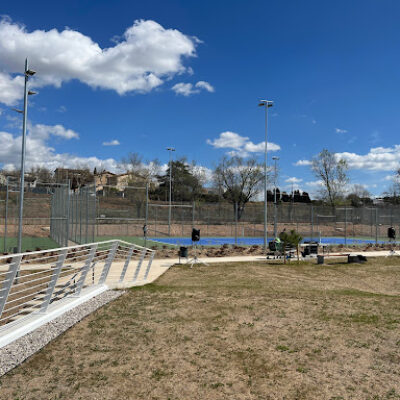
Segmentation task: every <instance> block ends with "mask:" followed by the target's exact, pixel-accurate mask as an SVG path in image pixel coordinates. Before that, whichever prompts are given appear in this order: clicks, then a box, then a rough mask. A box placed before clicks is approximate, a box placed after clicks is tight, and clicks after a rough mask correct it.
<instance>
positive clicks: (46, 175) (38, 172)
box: [29, 166, 54, 183]
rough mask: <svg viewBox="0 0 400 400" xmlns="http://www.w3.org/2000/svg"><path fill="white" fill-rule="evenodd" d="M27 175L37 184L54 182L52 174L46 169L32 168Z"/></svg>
mask: <svg viewBox="0 0 400 400" xmlns="http://www.w3.org/2000/svg"><path fill="white" fill-rule="evenodd" d="M29 174H30V175H31V176H32V177H35V178H36V179H37V180H38V181H39V182H46V183H49V182H53V180H54V177H53V173H52V172H51V171H50V170H49V169H47V168H46V167H39V166H36V167H32V168H31V169H30V172H29Z"/></svg>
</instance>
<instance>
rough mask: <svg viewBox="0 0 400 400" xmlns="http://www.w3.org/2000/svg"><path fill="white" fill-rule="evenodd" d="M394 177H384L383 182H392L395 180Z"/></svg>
mask: <svg viewBox="0 0 400 400" xmlns="http://www.w3.org/2000/svg"><path fill="white" fill-rule="evenodd" d="M395 178H396V177H395V175H386V176H385V177H384V178H383V180H384V181H394V180H395Z"/></svg>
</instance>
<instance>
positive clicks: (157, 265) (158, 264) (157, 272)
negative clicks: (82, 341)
mask: <svg viewBox="0 0 400 400" xmlns="http://www.w3.org/2000/svg"><path fill="white" fill-rule="evenodd" d="M389 253H390V252H389V251H387V250H386V251H358V252H357V251H356V252H350V253H343V256H345V257H347V255H348V254H350V255H359V254H361V255H364V256H366V257H386V256H388V255H389ZM339 254H340V253H332V255H328V254H327V255H325V258H336V257H338V256H339ZM397 255H399V256H400V252H399V253H397ZM266 260H267V259H266V257H265V256H261V255H258V256H234V257H201V258H199V261H201V262H204V263H207V264H216V263H228V262H246V261H250V262H252V261H266ZM308 260H315V263H316V259H315V258H309V259H308ZM189 261H190V259H189ZM178 263H179V258H164V259H154V260H153V263H152V265H151V269H150V272H149V275H148V279H147V283H151V282H154V281H155V280H156V279H157V278H159V277H160V276H161V275H162V274H164V273H165V272H166V271H167V270H168V269H169V268H170V267H172V266H173V265H175V264H178ZM181 264H182V265H187V267H188V268H190V266H191V264H190V263H187V262H186V259H181ZM122 266H123V263H122V262H114V263H113V266H112V269H111V271H110V277H112V276H116V275H118V274H119V271H120V270H121V268H122ZM144 267H145V266H144ZM193 268H196V265H194V266H193ZM129 269H130V270H131V271H129V270H128V271H127V276H129V273H130V272H131V273H132V272H133V269H134V266H132V267H129ZM142 270H143V271H141V273H140V276H139V277H138V281H137V283H136V284H134V285H132V283H130V282H126V283H122V284H116V285H113V286H112V287H117V288H126V287H131V286H141V285H143V281H142V280H141V277H142V276H143V274H144V271H145V268H143V267H142Z"/></svg>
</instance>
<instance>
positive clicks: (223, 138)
mask: <svg viewBox="0 0 400 400" xmlns="http://www.w3.org/2000/svg"><path fill="white" fill-rule="evenodd" d="M248 140H249V138H248V137H247V136H240V135H239V134H237V133H235V132H230V131H226V132H222V133H221V134H220V135H219V138H217V139H214V140H211V139H207V144H210V145H211V146H214V147H216V148H217V149H221V148H229V147H231V148H233V149H240V148H241V147H242V146H244V145H245V143H246V142H247V141H248Z"/></svg>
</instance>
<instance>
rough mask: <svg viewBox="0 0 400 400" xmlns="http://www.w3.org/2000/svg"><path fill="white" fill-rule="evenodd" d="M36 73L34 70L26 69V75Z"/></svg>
mask: <svg viewBox="0 0 400 400" xmlns="http://www.w3.org/2000/svg"><path fill="white" fill-rule="evenodd" d="M35 74H36V71H32V70H31V69H27V70H26V71H25V75H27V76H33V75H35Z"/></svg>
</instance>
